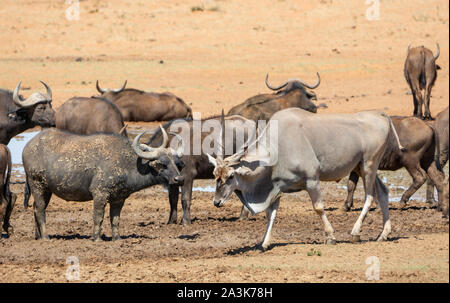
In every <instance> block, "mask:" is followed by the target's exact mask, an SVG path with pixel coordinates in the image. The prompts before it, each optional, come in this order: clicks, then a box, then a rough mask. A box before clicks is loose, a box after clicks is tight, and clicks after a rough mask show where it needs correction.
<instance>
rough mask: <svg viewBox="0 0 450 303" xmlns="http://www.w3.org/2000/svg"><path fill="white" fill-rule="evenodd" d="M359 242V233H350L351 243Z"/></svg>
mask: <svg viewBox="0 0 450 303" xmlns="http://www.w3.org/2000/svg"><path fill="white" fill-rule="evenodd" d="M358 242H361V236H360V235H352V243H358Z"/></svg>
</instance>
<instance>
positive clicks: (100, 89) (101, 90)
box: [95, 80, 106, 94]
mask: <svg viewBox="0 0 450 303" xmlns="http://www.w3.org/2000/svg"><path fill="white" fill-rule="evenodd" d="M95 87H96V88H97V90H98V92H99V93H100V94H104V93H106V89H102V88H100V85H98V80H97V82H96V84H95Z"/></svg>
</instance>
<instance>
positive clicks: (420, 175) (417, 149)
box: [344, 117, 448, 211]
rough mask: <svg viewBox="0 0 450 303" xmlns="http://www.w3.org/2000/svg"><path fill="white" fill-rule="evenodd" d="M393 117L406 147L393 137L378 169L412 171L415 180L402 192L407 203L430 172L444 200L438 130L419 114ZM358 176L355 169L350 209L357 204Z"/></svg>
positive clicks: (346, 206)
mask: <svg viewBox="0 0 450 303" xmlns="http://www.w3.org/2000/svg"><path fill="white" fill-rule="evenodd" d="M391 120H392V122H393V123H394V126H395V129H396V131H397V134H398V137H399V139H400V143H401V145H402V146H403V147H405V148H406V150H405V151H400V149H399V148H398V144H396V142H395V141H393V140H390V141H389V142H388V145H387V147H386V150H385V152H384V154H383V157H382V159H381V162H380V165H379V167H378V169H379V170H390V171H395V170H398V169H400V168H402V167H404V168H405V169H406V170H407V171H408V173H409V174H410V175H411V177H412V179H413V183H412V184H411V186H410V187H409V188H408V189H407V190H406V191H405V192H404V193H403V195H402V198H401V203H403V205H402V206H405V205H406V202H407V201H408V200H409V198H410V197H411V196H412V195H413V194H414V193H415V192H416V191H417V190H418V189H419V188H420V187H421V186H422V185H423V184H424V183H425V181H426V180H427V176H428V177H429V178H430V179H431V180H432V181H433V183H434V184H436V187H437V189H438V193H439V201H443V199H444V198H443V189H444V178H445V176H444V174H443V173H442V172H441V171H440V170H439V165H438V164H437V163H436V161H435V156H434V155H435V149H436V144H435V142H436V139H435V136H436V132H435V131H434V129H433V128H432V127H431V126H430V125H428V124H427V123H425V122H424V121H422V120H421V119H418V118H415V117H391ZM358 179H359V177H358V175H357V174H356V173H355V172H352V173H351V174H350V177H349V180H348V186H347V187H348V196H347V200H346V202H345V205H344V209H345V210H347V211H348V210H350V209H351V207H352V205H353V193H354V191H355V188H356V184H357V183H358ZM447 204H448V202H447Z"/></svg>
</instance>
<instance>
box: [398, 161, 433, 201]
mask: <svg viewBox="0 0 450 303" xmlns="http://www.w3.org/2000/svg"><path fill="white" fill-rule="evenodd" d="M405 168H406V170H407V171H408V173H409V174H410V175H411V177H412V179H413V183H412V184H411V185H410V186H409V188H408V189H407V190H406V191H405V192H404V193H403V195H402V198H401V200H400V203H401V204H402V207H405V206H406V203H407V202H408V201H409V198H411V196H412V195H413V194H414V193H415V192H416V191H417V190H418V189H419V188H420V187H421V186H422V185H423V184H424V183H425V181H427V177H426V175H427V174H426V172H425V170H423V168H422V167H420V164H419V163H418V162H417V163H415V165H414V166H408V165H407V166H405Z"/></svg>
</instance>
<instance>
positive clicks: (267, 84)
mask: <svg viewBox="0 0 450 303" xmlns="http://www.w3.org/2000/svg"><path fill="white" fill-rule="evenodd" d="M288 83H289V81H286V82H284V83H283V84H281V85H280V86H278V87H273V86H271V85H270V84H269V74H266V86H267V87H268V88H269V89H271V90H275V91H277V90H280V89H282V88H283V87H285V86H286V85H288Z"/></svg>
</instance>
